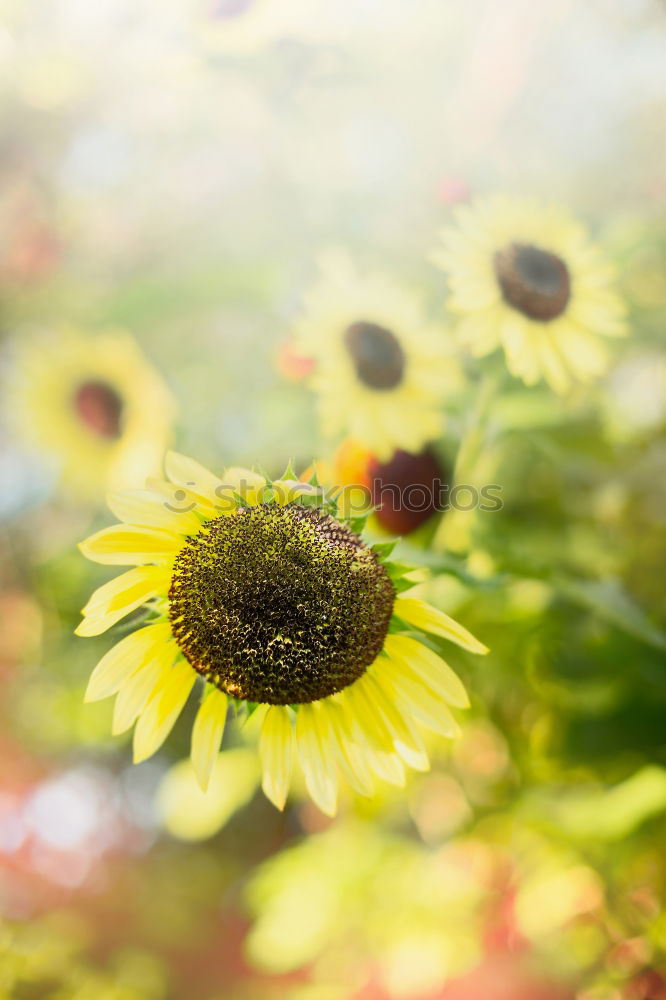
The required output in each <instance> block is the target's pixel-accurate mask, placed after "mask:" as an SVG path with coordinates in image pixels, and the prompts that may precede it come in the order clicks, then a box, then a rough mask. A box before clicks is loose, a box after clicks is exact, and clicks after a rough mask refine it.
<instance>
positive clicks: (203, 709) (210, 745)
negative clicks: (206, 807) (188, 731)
mask: <svg viewBox="0 0 666 1000" xmlns="http://www.w3.org/2000/svg"><path fill="white" fill-rule="evenodd" d="M226 720H227V696H226V695H225V694H224V693H223V692H222V691H219V690H218V689H217V688H209V689H208V691H207V692H206V695H205V697H204V699H203V701H202V702H201V705H200V706H199V711H198V712H197V715H196V718H195V720H194V725H193V726H192V767H193V768H194V773H195V774H196V776H197V781H198V782H199V784H200V785H201V788H202V790H203V791H204V792H205V791H206V790H207V788H208V782H209V781H210V775H211V771H212V770H213V764H214V763H215V760H216V758H217V755H218V753H219V750H220V744H221V743H222V736H223V735H224V726H225V723H226Z"/></svg>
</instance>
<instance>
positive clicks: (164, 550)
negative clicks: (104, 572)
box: [79, 524, 183, 566]
mask: <svg viewBox="0 0 666 1000" xmlns="http://www.w3.org/2000/svg"><path fill="white" fill-rule="evenodd" d="M182 546H183V540H182V538H179V537H178V536H177V535H174V534H172V533H171V532H168V531H158V530H155V529H150V528H140V527H138V526H136V525H130V524H123V525H113V526H112V527H110V528H102V530H101V531H98V532H96V533H95V534H94V535H91V536H90V537H89V538H86V539H85V541H83V542H79V549H80V550H81V552H82V553H83V554H84V556H85V557H86V558H87V559H90V560H91V562H97V563H102V564H103V565H105V566H139V565H142V564H143V563H165V562H171V561H172V560H173V559H174V558H175V557H176V555H177V554H178V552H179V551H180V549H181V548H182Z"/></svg>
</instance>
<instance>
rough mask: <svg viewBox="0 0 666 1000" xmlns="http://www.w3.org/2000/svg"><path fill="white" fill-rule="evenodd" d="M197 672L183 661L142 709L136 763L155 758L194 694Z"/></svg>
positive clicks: (136, 744)
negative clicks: (191, 693) (186, 703)
mask: <svg viewBox="0 0 666 1000" xmlns="http://www.w3.org/2000/svg"><path fill="white" fill-rule="evenodd" d="M196 677H197V675H196V673H195V671H194V670H193V669H192V667H191V666H190V664H189V663H186V662H185V661H184V660H180V661H179V662H178V663H176V664H174V666H173V667H171V669H170V670H169V673H168V675H167V677H166V678H165V680H164V683H163V684H162V685H160V687H159V688H158V690H157V691H155V693H154V694H153V696H152V697H151V699H150V701H149V702H148V704H147V705H146V707H145V708H144V709H143V711H142V712H141V715H140V716H139V719H138V722H137V724H136V727H135V729H134V763H135V764H139V763H140V762H141V761H143V760H146V759H147V758H148V757H151V756H152V755H153V754H154V753H155V751H156V750H159V748H160V747H161V746H162V744H163V743H164V741H165V739H166V738H167V736H168V735H169V733H170V732H171V730H172V728H173V726H174V723H175V721H176V719H177V718H178V716H179V715H180V713H181V712H182V710H183V708H184V707H185V702H186V701H187V699H188V698H189V696H190V691H191V690H192V688H193V686H194V682H195V680H196Z"/></svg>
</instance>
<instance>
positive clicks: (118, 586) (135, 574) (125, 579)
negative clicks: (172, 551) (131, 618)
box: [75, 566, 171, 636]
mask: <svg viewBox="0 0 666 1000" xmlns="http://www.w3.org/2000/svg"><path fill="white" fill-rule="evenodd" d="M170 581H171V573H170V570H169V569H167V568H165V567H163V566H138V567H137V568H136V569H130V570H128V571H127V572H126V573H121V574H120V576H117V577H115V579H113V580H109V582H108V583H105V584H104V585H103V586H102V587H99V588H98V589H97V590H96V591H95V593H94V594H93V595H92V597H91V598H90V600H89V601H88V603H87V604H86V606H85V608H84V609H83V616H84V618H83V621H82V622H81V624H80V625H79V626H78V628H77V629H76V630H75V631H76V634H77V635H81V636H91V635H101V634H102V632H106V630H107V629H108V628H111V626H112V625H115V624H116V622H119V621H120V619H121V618H124V617H125V615H128V614H129V613H130V611H135V610H136V608H139V607H141V605H142V604H145V603H146V602H147V601H149V600H151V599H152V598H153V597H158V596H159V595H160V594H164V593H166V592H167V591H168V589H169V583H170Z"/></svg>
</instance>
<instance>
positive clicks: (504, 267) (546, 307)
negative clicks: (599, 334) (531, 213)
mask: <svg viewBox="0 0 666 1000" xmlns="http://www.w3.org/2000/svg"><path fill="white" fill-rule="evenodd" d="M494 264H495V274H496V276H497V280H498V282H499V285H500V288H501V289H502V296H503V298H504V301H505V302H507V303H508V305H510V306H513V308H514V309H518V310H519V312H522V313H523V314H524V315H525V316H528V317H529V318H530V319H535V320H541V321H543V322H547V321H548V320H551V319H557V317H558V316H560V315H561V314H562V313H563V312H564V310H565V309H566V307H567V304H568V302H569V298H570V296H571V279H570V276H569V270H568V268H567V266H566V264H565V263H564V261H563V260H562V258H561V257H558V256H557V255H556V254H554V253H550V252H549V251H547V250H541V249H540V248H539V247H535V246H532V245H531V244H529V243H511V244H510V245H509V246H508V247H505V248H504V249H503V250H498V251H497V253H496V254H495V259H494Z"/></svg>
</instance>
